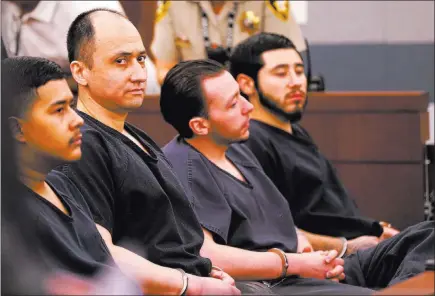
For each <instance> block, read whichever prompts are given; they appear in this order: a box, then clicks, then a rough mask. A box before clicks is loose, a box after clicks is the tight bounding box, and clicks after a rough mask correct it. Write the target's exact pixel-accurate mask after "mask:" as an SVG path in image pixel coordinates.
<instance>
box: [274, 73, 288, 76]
mask: <svg viewBox="0 0 435 296" xmlns="http://www.w3.org/2000/svg"><path fill="white" fill-rule="evenodd" d="M275 74H276V76H280V77H284V76H286V75H287V72H276V73H275Z"/></svg>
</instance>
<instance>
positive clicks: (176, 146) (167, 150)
mask: <svg viewBox="0 0 435 296" xmlns="http://www.w3.org/2000/svg"><path fill="white" fill-rule="evenodd" d="M162 150H163V153H164V154H165V156H166V158H167V159H168V160H169V161H170V162H171V164H172V166H173V167H174V168H175V170H177V171H178V170H180V169H182V168H187V162H188V160H189V158H190V156H191V155H192V154H191V153H192V152H194V150H193V149H192V148H191V146H190V145H188V144H187V143H186V142H185V141H184V140H183V138H181V137H180V136H176V137H174V138H173V139H172V140H171V141H169V143H168V144H166V145H165V146H164V147H163V148H162Z"/></svg>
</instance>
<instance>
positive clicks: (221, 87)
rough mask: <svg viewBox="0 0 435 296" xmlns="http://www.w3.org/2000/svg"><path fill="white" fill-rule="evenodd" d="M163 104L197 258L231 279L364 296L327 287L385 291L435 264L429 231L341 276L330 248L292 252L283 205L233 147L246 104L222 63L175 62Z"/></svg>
mask: <svg viewBox="0 0 435 296" xmlns="http://www.w3.org/2000/svg"><path fill="white" fill-rule="evenodd" d="M160 106H161V112H162V114H163V117H164V118H165V120H166V121H167V122H168V123H170V124H171V125H172V126H173V127H174V128H175V129H176V130H177V131H178V132H179V134H180V135H179V136H178V137H176V138H175V139H173V140H172V141H170V142H169V143H168V144H167V145H166V146H165V147H164V148H163V151H164V153H165V155H166V157H167V158H168V159H169V160H170V161H171V163H172V166H173V168H174V170H175V172H176V173H177V174H178V176H179V178H180V180H181V182H182V184H183V186H184V189H185V190H186V192H187V196H188V197H189V198H190V201H191V204H192V207H193V209H194V210H195V212H196V215H197V217H198V219H199V221H200V223H201V225H202V227H203V230H204V233H205V242H204V246H203V248H202V250H201V252H202V254H204V255H205V256H208V257H209V258H211V259H212V260H213V262H214V263H215V264H217V265H219V266H220V267H222V268H224V270H225V271H226V272H228V273H229V274H230V275H231V276H233V277H234V278H235V279H236V280H237V279H250V280H268V281H267V282H266V284H268V285H271V286H272V290H273V291H274V292H276V293H283V294H300V293H313V294H320V293H332V294H334V293H336V294H350V293H356V294H364V293H370V291H368V290H365V289H364V288H361V287H354V286H350V285H344V284H338V283H334V282H332V281H327V280H325V279H335V280H337V279H340V280H343V279H344V276H345V279H344V282H345V283H349V284H352V285H355V286H362V287H370V288H378V287H385V286H387V285H391V284H393V283H395V282H397V281H400V280H403V279H405V278H407V277H410V276H412V275H414V274H417V273H419V272H422V271H424V269H425V260H427V259H429V258H431V257H432V256H433V254H432V253H433V251H434V247H433V244H434V229H433V223H422V224H419V225H416V226H415V227H411V228H410V229H408V230H405V231H403V232H402V233H400V234H398V235H396V236H394V237H392V238H390V239H388V240H385V241H383V242H382V243H381V244H379V245H378V246H377V247H374V248H370V249H366V250H363V251H358V252H357V253H356V254H354V255H351V256H348V257H346V258H344V275H343V273H342V272H343V267H342V264H343V259H340V258H337V257H339V256H337V255H338V252H337V251H336V250H332V251H317V252H308V253H302V254H298V253H296V251H297V250H298V243H299V242H298V237H297V234H296V230H295V226H294V223H293V219H292V214H291V211H290V208H289V206H288V203H287V202H286V200H285V198H284V197H283V196H282V194H281V193H280V192H279V190H278V189H277V188H276V187H275V185H274V184H273V182H272V181H271V180H270V179H269V178H268V177H267V175H266V174H265V173H264V172H263V170H262V169H261V166H260V165H259V164H258V163H257V162H256V160H255V157H254V155H253V154H252V153H251V152H250V150H249V149H248V148H247V147H245V146H241V145H236V144H233V145H232V146H230V144H231V143H234V142H239V141H244V140H246V139H248V137H249V119H250V118H249V117H250V113H251V112H252V110H253V106H252V104H251V103H249V102H248V101H247V100H246V99H244V98H243V97H242V96H241V95H240V91H239V85H238V84H237V82H236V81H235V80H234V78H233V77H232V76H231V74H230V73H229V72H227V71H226V70H225V68H224V67H223V66H222V65H220V64H218V63H216V62H214V61H207V60H197V61H189V62H182V63H179V64H178V65H176V66H175V67H174V68H172V69H171V70H170V71H169V72H168V74H167V76H166V78H165V81H164V83H163V85H162V92H161V97H160ZM230 147H231V148H230ZM229 148H230V149H229ZM277 255H278V256H277ZM316 278H317V279H316ZM320 279H323V280H320ZM270 280H272V281H270Z"/></svg>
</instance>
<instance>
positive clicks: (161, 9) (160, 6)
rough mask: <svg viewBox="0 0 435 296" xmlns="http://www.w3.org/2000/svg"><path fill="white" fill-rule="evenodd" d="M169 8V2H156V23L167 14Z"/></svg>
mask: <svg viewBox="0 0 435 296" xmlns="http://www.w3.org/2000/svg"><path fill="white" fill-rule="evenodd" d="M169 6H171V1H157V11H156V23H158V22H160V21H161V20H162V19H163V18H164V17H165V16H166V15H167V14H168V11H169Z"/></svg>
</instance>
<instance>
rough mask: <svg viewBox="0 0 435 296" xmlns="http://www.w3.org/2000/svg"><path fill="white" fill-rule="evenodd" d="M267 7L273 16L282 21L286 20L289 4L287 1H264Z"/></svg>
mask: <svg viewBox="0 0 435 296" xmlns="http://www.w3.org/2000/svg"><path fill="white" fill-rule="evenodd" d="M266 4H267V7H269V9H270V10H272V12H273V14H274V15H275V16H276V17H277V18H279V19H280V20H282V21H287V20H288V15H289V11H290V3H289V1H288V0H282V1H274V0H266Z"/></svg>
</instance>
